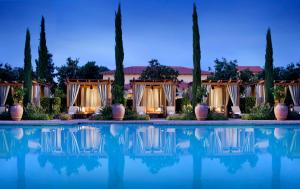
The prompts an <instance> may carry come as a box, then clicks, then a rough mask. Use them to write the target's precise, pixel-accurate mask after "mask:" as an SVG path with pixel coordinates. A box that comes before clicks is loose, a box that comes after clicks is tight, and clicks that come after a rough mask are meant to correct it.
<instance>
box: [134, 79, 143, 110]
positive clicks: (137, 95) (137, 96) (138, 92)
mask: <svg viewBox="0 0 300 189" xmlns="http://www.w3.org/2000/svg"><path fill="white" fill-rule="evenodd" d="M144 90H145V85H140V84H137V85H135V91H134V101H135V107H138V106H140V104H141V101H142V98H143V95H144Z"/></svg>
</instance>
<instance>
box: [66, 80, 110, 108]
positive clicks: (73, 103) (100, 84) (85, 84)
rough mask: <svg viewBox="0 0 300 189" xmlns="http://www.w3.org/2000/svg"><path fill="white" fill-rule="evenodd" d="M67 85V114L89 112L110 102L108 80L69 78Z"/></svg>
mask: <svg viewBox="0 0 300 189" xmlns="http://www.w3.org/2000/svg"><path fill="white" fill-rule="evenodd" d="M66 85H67V107H68V110H69V114H90V113H98V111H99V110H100V109H101V108H102V107H104V106H107V105H110V104H111V81H110V80H95V79H93V80H85V79H78V80H77V79H70V80H67V81H66Z"/></svg>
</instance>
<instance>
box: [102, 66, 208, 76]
mask: <svg viewBox="0 0 300 189" xmlns="http://www.w3.org/2000/svg"><path fill="white" fill-rule="evenodd" d="M170 67H171V68H173V69H175V70H177V71H178V72H179V75H192V74H193V69H192V68H188V67H183V66H170ZM145 68H146V66H130V67H126V68H124V74H125V75H140V74H142V72H143V70H144V69H145ZM114 73H115V70H111V71H107V72H103V75H113V74H114ZM210 74H211V72H208V71H202V75H210Z"/></svg>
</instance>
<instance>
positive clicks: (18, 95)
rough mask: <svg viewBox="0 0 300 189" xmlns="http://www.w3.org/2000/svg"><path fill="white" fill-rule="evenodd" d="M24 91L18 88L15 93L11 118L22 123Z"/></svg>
mask: <svg viewBox="0 0 300 189" xmlns="http://www.w3.org/2000/svg"><path fill="white" fill-rule="evenodd" d="M24 94H25V93H24V90H23V88H21V87H17V88H15V89H14V92H13V100H14V105H13V106H11V107H10V116H11V118H12V120H14V121H20V120H21V119H22V116H23V105H22V104H23V96H24Z"/></svg>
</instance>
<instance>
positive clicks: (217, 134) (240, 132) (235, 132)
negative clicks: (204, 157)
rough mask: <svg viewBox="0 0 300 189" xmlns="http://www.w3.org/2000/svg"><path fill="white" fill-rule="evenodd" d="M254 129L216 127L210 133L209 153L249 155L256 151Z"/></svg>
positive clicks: (217, 154)
mask: <svg viewBox="0 0 300 189" xmlns="http://www.w3.org/2000/svg"><path fill="white" fill-rule="evenodd" d="M254 137H255V136H254V129H251V128H249V129H243V128H216V129H214V131H213V132H211V133H210V137H209V140H210V141H209V144H210V145H209V148H208V154H210V155H213V156H226V155H231V156H232V155H247V154H253V153H254V152H255V140H254V139H255V138H254Z"/></svg>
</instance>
